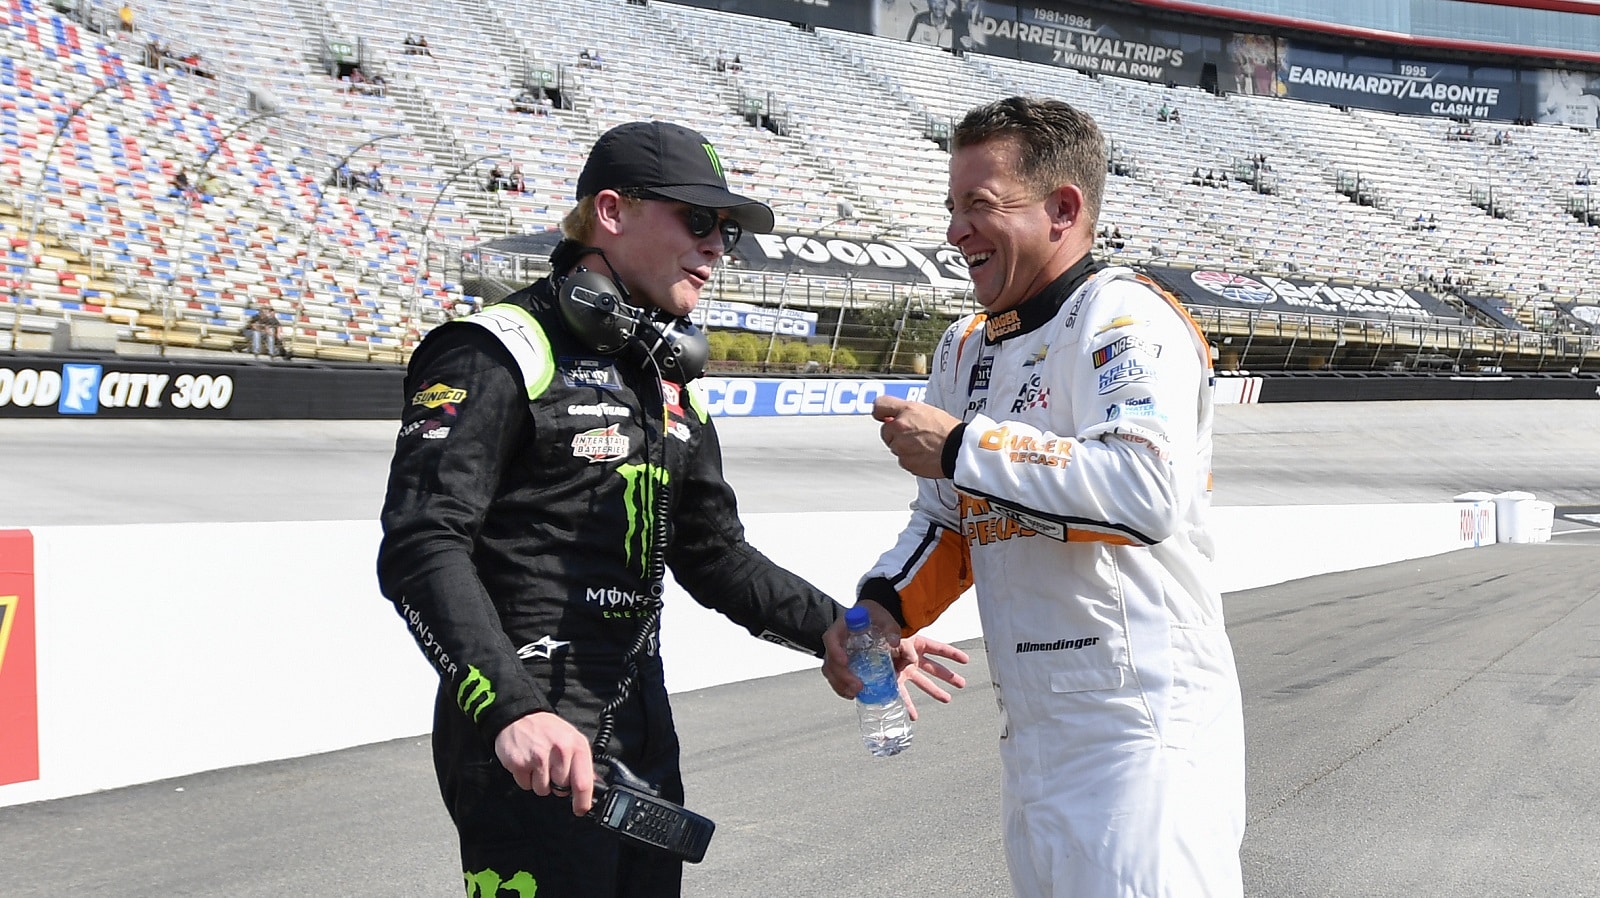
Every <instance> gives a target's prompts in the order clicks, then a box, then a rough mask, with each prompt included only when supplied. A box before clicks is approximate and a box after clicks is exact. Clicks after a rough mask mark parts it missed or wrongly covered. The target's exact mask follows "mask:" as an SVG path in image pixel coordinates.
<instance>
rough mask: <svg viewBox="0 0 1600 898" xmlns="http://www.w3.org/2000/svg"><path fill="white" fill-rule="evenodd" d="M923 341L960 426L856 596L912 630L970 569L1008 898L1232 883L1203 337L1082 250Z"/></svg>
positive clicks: (1211, 891)
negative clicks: (933, 345) (1071, 262)
mask: <svg viewBox="0 0 1600 898" xmlns="http://www.w3.org/2000/svg"><path fill="white" fill-rule="evenodd" d="M936 355H937V357H936V359H935V360H934V368H933V372H932V374H931V376H930V377H929V382H928V395H927V401H928V402H929V403H930V404H932V405H935V406H937V407H939V408H942V409H944V410H945V411H947V412H949V413H950V414H952V415H955V416H956V417H958V418H960V419H962V420H963V421H965V422H966V424H965V425H964V427H963V428H962V429H960V430H958V431H957V433H956V434H954V435H952V439H951V441H950V442H949V443H947V445H946V447H945V454H944V463H945V473H946V476H947V478H948V479H940V480H929V479H920V480H919V482H918V493H917V499H916V502H915V503H914V504H913V506H912V516H911V522H910V524H909V525H908V526H907V527H906V529H905V530H904V531H903V532H902V533H901V535H900V538H899V540H898V542H897V544H896V545H895V547H894V548H893V549H891V550H890V551H889V552H887V553H885V554H884V556H883V557H882V558H881V559H879V561H878V563H877V564H876V565H875V566H874V567H873V569H872V570H871V571H870V572H869V573H868V574H867V575H866V576H865V577H864V578H863V580H862V584H861V593H860V595H861V598H863V599H869V598H870V599H875V600H879V601H882V602H883V603H884V604H886V605H888V606H890V607H891V610H894V611H895V612H896V613H897V615H898V616H899V617H900V618H901V622H902V623H903V624H904V625H905V630H904V632H905V633H906V634H907V635H909V634H910V633H912V632H915V631H916V630H917V629H920V628H921V627H923V626H925V625H926V624H928V623H929V622H930V621H932V620H933V619H934V618H935V617H937V616H938V614H939V613H940V612H941V611H942V610H943V609H944V608H945V607H946V606H948V605H949V604H950V602H952V601H954V600H955V598H956V597H957V596H959V595H960V594H961V592H962V591H963V590H964V589H965V588H966V586H967V585H968V583H969V582H972V583H975V585H976V587H977V600H978V608H979V614H980V617H981V619H982V622H983V632H984V637H985V641H986V643H987V651H988V656H989V666H990V669H991V671H992V672H993V675H994V683H995V688H996V695H997V697H998V699H999V701H1000V705H1001V708H1000V712H1001V713H1000V720H1001V736H1000V739H1001V741H1000V749H1001V751H1000V754H1001V759H1002V762H1003V767H1004V788H1005V794H1004V796H1003V801H1002V807H1003V812H1004V817H1005V820H1004V824H1005V844H1006V854H1007V860H1008V863H1009V866H1010V871H1011V880H1012V885H1013V888H1014V889H1015V891H1016V894H1017V895H1018V896H1022V898H1036V896H1037V898H1042V896H1055V898H1067V896H1070V898H1158V896H1159V898H1238V896H1240V895H1242V892H1243V887H1242V885H1241V879H1240V865H1239V846H1240V841H1241V839H1242V838H1243V833H1244V726H1243V719H1242V714H1241V708H1240V696H1239V683H1238V675H1237V673H1236V671H1235V669H1234V662H1233V651H1232V648H1231V647H1230V646H1229V643H1228V637H1227V634H1226V633H1225V632H1224V630H1223V623H1222V603H1221V598H1220V596H1219V595H1218V593H1217V590H1216V589H1215V588H1214V587H1213V586H1212V582H1211V580H1212V578H1211V574H1210V564H1211V542H1210V536H1209V534H1208V532H1207V529H1206V518H1207V509H1208V506H1209V497H1210V475H1211V365H1210V355H1209V346H1208V344H1207V343H1206V341H1205V338H1204V337H1203V336H1202V335H1201V333H1200V332H1199V330H1198V329H1197V328H1196V327H1195V325H1194V323H1193V322H1192V321H1191V320H1190V319H1189V317H1188V315H1187V314H1185V313H1184V312H1183V311H1182V308H1181V307H1180V306H1179V305H1178V304H1177V303H1176V301H1174V300H1172V299H1171V298H1170V297H1168V296H1167V295H1166V294H1165V292H1164V291H1161V290H1160V289H1159V288H1157V287H1155V285H1154V284H1153V283H1152V282H1150V281H1148V280H1147V279H1145V278H1143V277H1141V276H1138V275H1135V274H1134V273H1133V272H1131V271H1129V270H1128V269H1125V268H1109V269H1101V270H1099V271H1098V272H1096V271H1095V268H1094V263H1093V261H1092V260H1091V259H1088V258H1086V259H1085V260H1084V261H1083V262H1080V263H1079V264H1078V265H1077V266H1075V267H1074V268H1073V270H1071V271H1069V272H1067V273H1066V274H1064V275H1063V276H1062V277H1061V278H1060V279H1059V280H1057V281H1056V282H1055V283H1053V284H1052V285H1051V286H1050V287H1047V288H1046V289H1045V290H1044V291H1042V292H1041V293H1040V294H1038V295H1036V296H1034V297H1032V298H1031V299H1029V300H1027V301H1026V302H1024V303H1023V304H1022V305H1020V306H1019V307H1017V308H1016V309H1013V310H1011V311H1009V312H1005V313H1002V314H1000V315H998V316H994V317H992V318H986V317H985V316H984V315H981V314H980V315H976V316H973V317H970V318H967V319H965V320H962V321H959V322H957V323H956V324H955V325H953V326H952V327H951V329H950V330H949V331H948V332H947V333H946V334H945V336H944V339H943V341H942V343H941V344H940V347H939V350H938V352H937V354H936ZM951 475H953V476H951Z"/></svg>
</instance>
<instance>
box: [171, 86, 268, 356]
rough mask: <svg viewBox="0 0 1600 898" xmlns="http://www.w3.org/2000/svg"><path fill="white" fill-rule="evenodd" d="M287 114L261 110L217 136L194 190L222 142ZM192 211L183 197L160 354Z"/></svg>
mask: <svg viewBox="0 0 1600 898" xmlns="http://www.w3.org/2000/svg"><path fill="white" fill-rule="evenodd" d="M287 114H288V113H284V112H263V113H260V114H259V115H253V116H251V117H250V118H247V119H245V120H244V121H242V122H240V123H239V124H238V125H235V126H234V128H233V130H232V131H229V132H228V133H227V134H225V135H223V136H222V137H219V138H217V142H216V143H214V144H212V145H211V149H209V150H206V154H205V155H204V156H201V157H200V167H199V169H198V170H196V172H195V176H194V189H195V191H196V192H198V191H199V190H200V185H201V184H203V183H205V177H206V166H208V165H210V164H211V157H213V156H215V155H217V151H218V150H220V149H222V147H223V145H224V144H226V143H227V142H228V141H230V140H232V139H233V138H234V137H235V136H237V135H238V134H239V133H241V132H242V131H244V129H245V128H248V127H250V126H251V125H253V124H255V123H256V122H259V121H261V120H262V119H269V118H278V117H281V116H284V115H287ZM193 211H194V201H192V200H190V199H189V198H188V197H187V196H185V197H183V224H182V225H181V226H179V228H178V252H177V259H176V260H174V262H173V264H172V271H171V273H169V274H168V275H167V290H166V293H167V301H166V306H165V308H164V309H163V311H162V314H161V354H162V355H163V356H165V355H166V354H167V342H168V341H169V340H170V339H171V338H172V293H173V291H174V290H175V289H176V288H177V283H178V272H179V270H180V269H181V268H182V267H183V254H184V252H185V251H187V250H188V243H189V217H190V215H191V214H192V213H193Z"/></svg>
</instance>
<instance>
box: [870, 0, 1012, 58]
mask: <svg viewBox="0 0 1600 898" xmlns="http://www.w3.org/2000/svg"><path fill="white" fill-rule="evenodd" d="M869 5H870V6H871V7H872V28H871V31H872V33H873V34H875V35H877V36H878V37H887V38H893V39H894V40H897V41H906V42H908V43H913V44H924V45H926V46H930V47H941V48H943V49H945V50H952V49H958V48H959V50H960V51H961V52H963V53H965V52H970V51H973V50H978V49H982V50H983V52H986V53H987V52H991V51H989V50H987V49H984V48H983V47H982V42H981V39H980V40H975V39H974V35H977V34H978V31H979V27H980V26H979V24H978V23H980V22H981V21H982V18H983V16H984V14H985V13H984V7H996V8H999V9H1000V10H1001V11H1004V10H1007V9H1010V10H1012V11H1013V12H1014V11H1015V8H1014V5H1013V4H1009V3H984V2H982V0H871V3H870V4H869ZM990 12H991V14H992V12H993V10H990ZM979 37H980V38H981V35H979Z"/></svg>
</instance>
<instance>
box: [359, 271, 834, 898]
mask: <svg viewBox="0 0 1600 898" xmlns="http://www.w3.org/2000/svg"><path fill="white" fill-rule="evenodd" d="M555 303H556V300H555V298H554V293H553V289H552V286H551V284H550V282H549V281H548V280H543V281H540V282H538V283H536V284H534V285H533V286H531V287H529V288H527V289H525V290H523V291H521V292H519V293H517V294H515V295H513V296H511V297H509V298H508V299H507V300H506V301H505V302H504V303H502V304H499V305H497V306H492V307H490V308H489V309H486V310H484V312H483V313H480V314H479V315H477V316H473V318H472V319H468V320H466V321H461V322H453V323H450V324H446V325H443V326H441V327H440V328H438V329H436V330H435V331H434V332H433V333H432V334H430V335H429V336H428V338H427V339H426V340H424V341H423V343H422V345H421V346H419V347H418V349H417V351H416V353H415V355H414V356H413V358H412V360H411V365H410V368H409V370H408V372H407V375H406V380H405V395H406V398H407V401H408V404H407V406H406V409H405V413H404V420H403V423H402V424H401V427H400V433H399V436H398V438H397V440H396V443H395V454H394V461H393V464H392V467H391V469H390V474H389V484H388V495H387V497H386V499H385V501H384V507H383V517H382V521H383V531H384V534H383V543H382V547H381V548H380V550H379V557H378V577H379V581H380V585H381V587H382V590H383V593H384V595H385V596H387V597H388V598H389V599H390V600H391V601H393V602H394V603H395V606H396V608H397V609H398V610H399V611H400V614H401V616H402V617H404V618H405V619H406V621H407V622H408V624H409V625H410V627H411V631H412V634H413V635H414V636H415V638H416V639H417V642H418V644H419V645H420V646H421V647H422V649H423V652H424V654H426V655H427V657H428V660H429V661H430V662H431V663H432V664H433V665H434V667H435V668H436V669H437V670H438V671H439V672H440V688H439V693H438V697H437V701H436V708H435V716H434V736H433V743H434V761H435V768H436V771H437V773H438V776H439V784H440V789H441V792H442V794H443V796H444V801H445V805H446V807H447V808H448V809H449V811H450V814H451V817H452V818H453V819H454V821H455V823H456V827H457V830H458V832H459V835H460V839H461V853H462V860H463V863H464V865H465V867H464V871H465V875H466V880H467V892H468V894H469V895H474V896H476V895H483V896H486V898H492V896H495V895H500V894H503V895H513V894H519V893H524V894H533V892H532V891H531V889H532V888H534V887H535V886H534V885H531V884H534V883H536V884H537V885H536V887H537V889H538V895H539V898H564V896H590V895H594V896H607V898H611V896H628V898H633V896H656V895H677V894H678V892H679V882H680V880H681V875H682V865H681V863H680V862H678V861H676V860H672V859H671V858H668V857H665V856H663V855H659V854H656V853H654V852H651V851H649V850H636V849H633V848H631V847H621V846H622V843H620V842H619V841H618V840H617V839H616V838H615V837H614V836H613V835H612V834H610V833H607V832H605V831H603V830H601V829H599V828H598V827H596V826H595V825H594V824H592V823H590V822H589V821H587V820H579V819H577V818H575V817H573V815H572V808H571V800H570V799H565V798H556V797H545V798H541V797H538V796H536V795H534V794H533V793H531V792H525V791H523V790H521V789H519V788H517V786H516V785H515V783H513V781H512V779H511V775H510V774H509V773H508V772H507V771H506V770H505V769H504V768H502V767H501V766H500V765H499V763H498V762H497V761H496V759H495V755H494V738H495V736H496V734H498V733H499V732H500V730H501V729H502V728H503V727H505V726H506V725H507V724H509V723H511V722H512V721H514V720H516V719H518V718H520V717H522V716H524V715H527V714H531V713H533V712H536V711H554V712H555V713H557V714H559V715H560V716H561V717H562V718H564V719H566V720H567V721H569V722H571V723H572V724H573V725H575V726H576V727H577V728H578V729H579V730H580V731H582V732H583V733H584V734H585V735H587V736H589V737H590V738H591V739H592V738H594V736H595V735H596V732H597V730H598V729H599V727H600V724H601V715H602V709H603V708H604V707H605V706H606V705H607V703H608V702H612V701H613V699H616V698H617V697H618V694H619V688H620V684H621V683H622V682H623V681H624V680H625V679H626V677H625V671H626V669H627V667H628V662H627V658H626V657H625V656H626V655H627V654H628V650H629V646H630V645H632V644H636V643H637V644H638V645H641V646H642V647H643V648H642V651H639V652H637V654H636V656H635V658H634V660H635V661H636V663H637V676H636V677H634V678H633V680H634V682H632V684H631V686H629V687H628V693H629V694H628V695H627V697H626V698H625V699H623V700H621V706H620V707H619V708H618V709H617V710H616V712H615V715H614V722H615V732H614V734H613V735H612V736H611V737H610V738H609V739H608V740H607V745H605V746H603V747H602V750H603V751H605V752H606V753H609V754H611V755H614V756H616V757H618V758H620V759H622V760H623V761H624V762H625V763H627V764H628V765H629V766H630V768H632V769H633V771H634V772H635V773H637V774H639V775H640V776H641V777H642V778H644V779H645V780H647V781H649V782H650V783H651V784H652V785H655V786H656V787H658V788H659V789H660V790H661V791H662V794H663V795H664V796H665V797H667V798H670V799H672V800H674V801H679V802H681V801H682V800H683V785H682V779H681V777H680V775H679V771H678V743H677V735H676V733H675V731H674V729H673V724H672V714H671V709H670V707H669V705H668V701H667V693H666V689H665V686H664V684H663V681H662V670H661V660H660V656H659V654H658V652H657V642H656V640H657V637H658V635H659V623H658V620H657V618H656V617H655V616H653V615H652V614H651V612H652V611H653V610H655V609H658V608H659V597H658V596H659V585H658V584H659V576H660V574H661V570H660V564H659V563H652V558H655V557H658V556H660V555H662V553H660V552H659V551H658V550H657V549H656V546H655V538H653V534H656V533H660V535H661V536H662V537H664V545H665V546H666V550H665V553H664V561H665V563H666V565H667V566H668V567H670V569H671V571H672V573H673V576H674V577H675V578H676V580H677V581H678V583H679V584H680V585H681V586H683V587H684V589H685V590H686V591H687V592H688V593H689V594H690V595H691V596H693V597H694V599H695V600H696V601H698V602H699V603H701V604H702V605H705V606H707V607H709V608H712V609H715V610H717V611H719V612H721V613H722V614H725V615H726V616H728V617H729V618H731V619H733V620H734V621H735V622H737V623H739V624H740V625H742V626H744V627H745V628H746V629H748V630H749V631H750V632H751V633H753V634H756V635H759V636H761V637H762V638H765V639H769V640H772V641H775V642H781V643H787V644H789V645H791V646H793V647H795V648H799V649H801V650H804V651H808V652H811V653H813V654H816V655H819V656H820V655H821V654H822V634H823V632H824V631H825V630H826V629H827V627H828V625H829V624H831V623H832V622H833V621H834V620H835V618H836V617H837V616H838V615H839V614H841V613H842V609H841V608H840V607H839V606H838V605H837V604H836V603H834V601H833V600H832V599H830V598H828V597H827V596H826V595H824V594H823V593H822V592H820V591H819V590H817V589H816V588H815V587H813V586H811V585H810V584H809V583H807V582H805V581H804V580H802V579H801V578H799V577H798V576H796V575H794V574H792V573H790V572H788V571H786V570H784V569H782V568H780V567H778V566H777V565H775V564H774V563H773V562H772V561H770V560H769V559H767V558H766V557H765V556H763V555H762V554H761V553H760V552H757V551H756V550H755V549H754V548H752V547H751V546H750V545H749V544H748V543H746V542H745V539H744V529H743V527H742V525H741V524H740V522H739V518H738V513H737V508H736V505H735V500H734V494H733V491H732V489H731V488H729V486H728V484H727V482H726V481H725V480H724V479H723V476H722V453H721V448H720V445H719V443H718V441H717V434H716V430H715V428H714V427H713V426H712V424H711V421H710V420H709V418H707V416H706V415H705V413H704V411H703V410H702V407H701V406H700V405H699V404H698V403H696V402H694V401H692V400H691V398H690V395H689V392H688V391H687V390H683V389H680V388H679V387H678V385H675V384H671V383H667V384H662V383H661V381H660V379H659V378H658V376H657V373H656V368H655V366H654V365H653V364H652V363H651V362H650V360H649V359H648V357H647V356H645V354H644V353H643V352H642V351H639V352H635V351H633V350H632V349H631V348H630V349H626V350H624V351H623V352H622V353H621V354H619V355H618V356H615V357H613V356H606V355H601V354H598V353H596V352H594V351H593V350H590V349H588V348H587V347H586V346H584V345H583V344H581V343H579V342H578V340H577V338H576V337H575V336H574V335H573V334H572V333H571V332H570V331H569V330H568V328H567V327H566V325H565V323H564V322H563V321H562V319H561V316H560V314H559V311H558V310H557V308H556V305H555ZM480 323H481V326H480ZM502 334H503V335H505V336H504V337H502V336H499V335H502ZM663 507H664V510H665V513H664V514H657V509H659V508H663ZM658 526H659V527H660V528H662V529H661V530H659V531H658V530H657V527H658Z"/></svg>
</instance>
